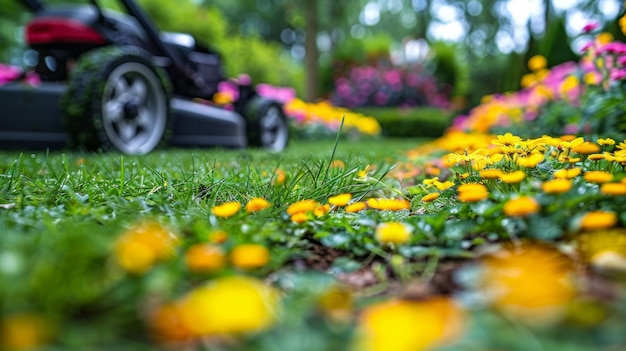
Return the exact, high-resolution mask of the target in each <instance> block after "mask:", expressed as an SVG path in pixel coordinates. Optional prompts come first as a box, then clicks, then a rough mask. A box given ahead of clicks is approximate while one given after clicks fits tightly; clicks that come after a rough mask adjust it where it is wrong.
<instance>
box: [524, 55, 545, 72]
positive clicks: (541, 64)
mask: <svg viewBox="0 0 626 351" xmlns="http://www.w3.org/2000/svg"><path fill="white" fill-rule="evenodd" d="M546 67H548V60H546V58H545V56H542V55H535V56H533V57H531V58H530V59H529V60H528V68H529V69H530V70H531V71H538V70H540V69H544V68H546Z"/></svg>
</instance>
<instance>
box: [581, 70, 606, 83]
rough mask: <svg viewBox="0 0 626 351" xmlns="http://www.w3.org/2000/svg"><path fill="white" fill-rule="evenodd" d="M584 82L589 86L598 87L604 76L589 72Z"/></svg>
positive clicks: (584, 77)
mask: <svg viewBox="0 0 626 351" xmlns="http://www.w3.org/2000/svg"><path fill="white" fill-rule="evenodd" d="M583 81H584V82H585V84H587V85H598V84H600V82H601V81H602V75H601V74H600V73H598V72H587V73H585V75H584V76H583Z"/></svg>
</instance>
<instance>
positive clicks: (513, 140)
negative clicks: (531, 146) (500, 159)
mask: <svg viewBox="0 0 626 351" xmlns="http://www.w3.org/2000/svg"><path fill="white" fill-rule="evenodd" d="M496 138H497V139H494V140H492V141H491V143H492V144H493V145H500V146H509V147H511V146H515V145H517V144H519V143H520V142H521V141H522V138H521V137H518V136H516V135H513V134H511V133H506V134H504V135H497V136H496Z"/></svg>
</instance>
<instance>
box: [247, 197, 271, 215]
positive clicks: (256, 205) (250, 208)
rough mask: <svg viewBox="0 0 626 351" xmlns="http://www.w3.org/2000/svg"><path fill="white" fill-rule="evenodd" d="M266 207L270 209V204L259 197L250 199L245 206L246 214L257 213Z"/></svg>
mask: <svg viewBox="0 0 626 351" xmlns="http://www.w3.org/2000/svg"><path fill="white" fill-rule="evenodd" d="M268 207H270V203H269V202H268V201H267V200H265V199H263V198H260V197H255V198H252V199H250V201H248V203H247V204H246V212H248V213H254V212H259V211H262V210H264V209H266V208H268Z"/></svg>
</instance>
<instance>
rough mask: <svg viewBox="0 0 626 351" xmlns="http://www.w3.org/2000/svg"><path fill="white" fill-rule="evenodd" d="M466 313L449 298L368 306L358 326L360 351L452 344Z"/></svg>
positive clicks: (396, 350) (404, 350) (414, 350)
mask: <svg viewBox="0 0 626 351" xmlns="http://www.w3.org/2000/svg"><path fill="white" fill-rule="evenodd" d="M463 319H464V317H463V312H462V310H461V309H460V307H459V306H458V305H457V304H456V303H454V301H452V300H451V299H449V298H446V297H430V298H428V299H425V300H418V301H412V300H390V301H383V302H378V303H376V304H372V305H369V306H367V307H366V308H365V309H364V310H363V312H362V313H361V315H360V317H359V321H358V324H357V328H358V329H357V330H358V333H357V335H358V338H359V339H357V340H356V346H357V347H356V349H358V350H360V351H424V350H427V349H431V348H432V347H434V346H437V345H441V344H443V343H446V342H450V341H453V340H454V339H455V338H457V337H458V336H459V334H460V332H461V331H462V329H463Z"/></svg>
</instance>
